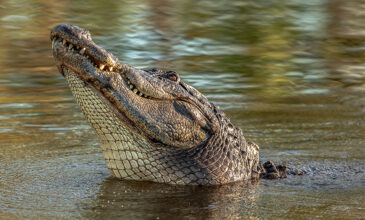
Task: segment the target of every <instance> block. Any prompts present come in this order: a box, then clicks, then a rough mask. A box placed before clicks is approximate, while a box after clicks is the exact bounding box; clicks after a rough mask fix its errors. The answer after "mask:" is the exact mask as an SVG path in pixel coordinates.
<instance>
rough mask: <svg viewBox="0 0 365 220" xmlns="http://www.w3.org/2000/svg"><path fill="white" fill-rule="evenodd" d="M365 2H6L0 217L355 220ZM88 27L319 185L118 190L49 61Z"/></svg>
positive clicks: (360, 209)
mask: <svg viewBox="0 0 365 220" xmlns="http://www.w3.org/2000/svg"><path fill="white" fill-rule="evenodd" d="M364 11H365V1H363V0H346V1H341V0H307V1H299V0H289V1H280V0H273V1H266V0H246V1H241V0H230V1H208V0H194V1H193V0H180V1H177V0H155V1H152V0H147V1H141V0H137V1H131V0H125V1H111V0H110V1H107V0H105V1H96V0H90V1H71V0H69V1H46V0H1V1H0V218H24V217H27V218H30V217H44V218H54V217H57V218H80V217H81V218H101V217H103V218H104V217H124V218H127V219H130V218H151V219H154V218H161V219H166V218H188V219H200V218H253V219H256V218H258V219H261V218H264V219H265V218H271V217H272V218H296V217H298V218H328V217H330V218H339V219H343V218H351V219H357V218H358V219H360V218H361V217H363V216H364V214H365V205H364V204H365V199H364V197H363V195H364V194H365V175H364V168H365V162H364V161H365V160H364V159H365V136H364V134H365V123H364V122H365V62H364V61H365V22H364V21H365V13H364ZM61 23H69V24H74V25H77V26H79V27H82V28H85V29H88V30H89V31H90V32H91V34H92V37H93V40H94V41H95V42H96V43H97V44H98V45H100V46H102V47H104V48H105V49H107V50H109V51H111V52H112V53H113V54H114V55H116V56H117V57H119V59H120V60H121V61H124V62H125V63H128V64H130V65H132V66H135V67H139V68H146V67H158V68H164V69H171V70H174V71H176V72H178V73H179V74H180V76H181V78H182V80H183V81H185V82H187V83H188V84H190V85H192V86H194V87H195V88H197V89H198V90H199V91H201V92H202V93H203V94H205V95H206V96H207V97H208V99H209V100H210V101H212V102H213V103H216V104H217V105H219V106H220V107H221V109H222V110H223V111H225V112H226V114H227V115H228V116H229V117H230V118H231V121H232V122H233V124H235V125H236V126H238V127H240V128H241V129H242V130H243V133H244V135H245V137H246V138H247V139H249V140H251V141H254V142H256V143H257V144H259V146H260V148H261V158H262V159H263V160H273V161H275V162H280V163H284V164H288V165H290V166H294V167H297V168H302V169H305V170H307V171H308V172H310V173H311V174H310V175H306V176H302V177H289V178H288V179H285V180H278V181H265V180H262V181H261V182H259V183H237V184H233V185H230V186H224V187H212V188H195V187H176V186H166V185H159V184H151V183H135V182H126V181H120V180H116V179H114V178H112V177H111V176H110V174H109V173H108V171H107V169H106V166H105V163H104V160H103V157H102V154H101V150H100V149H99V146H98V142H97V139H96V137H95V134H94V131H93V130H92V129H91V128H90V126H89V125H88V123H87V121H86V120H85V119H84V117H83V115H82V113H81V112H80V110H79V108H78V106H77V105H76V103H75V101H74V99H73V97H72V95H71V92H70V90H69V89H68V87H67V85H66V83H65V80H64V78H63V77H62V76H61V75H60V74H59V73H58V71H57V68H56V67H55V63H54V60H53V57H52V53H51V43H50V40H49V33H50V29H51V28H52V27H54V26H55V25H58V24H61Z"/></svg>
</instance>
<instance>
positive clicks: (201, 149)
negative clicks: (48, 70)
mask: <svg viewBox="0 0 365 220" xmlns="http://www.w3.org/2000/svg"><path fill="white" fill-rule="evenodd" d="M50 37H51V41H52V48H53V55H54V58H55V60H56V65H57V67H58V69H59V71H60V73H61V74H62V75H64V76H65V78H66V80H67V82H68V85H69V86H70V88H71V91H72V93H73V95H74V97H75V99H76V101H77V103H78V104H79V106H80V107H81V110H82V111H83V113H84V115H85V117H86V118H87V119H88V121H89V123H90V124H91V126H92V127H93V128H94V129H95V131H96V134H97V136H98V138H99V140H100V143H101V147H102V150H103V154H104V157H105V160H106V164H107V166H108V168H109V170H110V172H111V174H112V175H114V176H116V177H120V178H123V179H130V180H146V181H154V182H164V183H170V184H195V185H212V184H223V183H228V182H233V181H238V180H243V179H249V178H251V177H252V175H253V174H255V173H257V167H258V160H259V153H258V150H259V149H258V147H257V145H255V144H253V143H250V142H247V141H246V140H245V138H244V137H243V135H242V131H241V130H240V129H238V128H235V127H234V126H233V125H232V124H231V123H230V121H229V120H228V119H227V118H226V117H225V115H224V114H223V113H222V112H221V111H220V110H218V108H217V107H216V106H215V105H214V104H212V103H210V102H209V101H208V100H207V99H206V98H205V97H204V96H203V95H202V94H201V93H200V92H198V91H197V90H196V89H194V88H193V87H191V86H189V85H187V84H185V83H184V82H182V81H181V80H180V77H179V75H178V74H177V73H176V72H174V71H163V70H158V69H150V70H141V69H136V68H133V67H131V66H128V65H126V64H124V63H122V62H120V61H119V60H118V59H117V58H116V57H115V56H113V55H112V54H111V53H109V52H108V51H106V50H104V49H103V48H101V47H99V46H97V45H96V44H95V43H94V42H93V41H92V39H91V35H90V33H89V32H88V31H86V30H83V29H80V28H78V27H76V26H73V25H59V26H56V27H55V28H53V29H52V31H51V35H50Z"/></svg>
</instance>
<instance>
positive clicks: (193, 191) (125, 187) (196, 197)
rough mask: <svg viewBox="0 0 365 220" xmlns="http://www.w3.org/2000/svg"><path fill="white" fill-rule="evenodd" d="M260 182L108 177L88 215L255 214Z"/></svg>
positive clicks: (221, 216) (218, 216)
mask: <svg viewBox="0 0 365 220" xmlns="http://www.w3.org/2000/svg"><path fill="white" fill-rule="evenodd" d="M256 185H257V183H254V182H252V183H251V182H250V183H236V184H228V185H224V186H217V187H189V186H170V185H161V184H154V183H146V182H128V181H120V180H117V179H115V178H108V179H106V180H105V181H104V183H103V184H102V187H101V189H100V191H99V193H98V196H97V198H96V200H95V206H93V208H92V212H89V213H87V215H86V216H85V217H88V218H91V217H92V218H117V217H123V218H126V219H131V218H132V219H135V218H153V219H156V218H157V217H160V218H161V219H175V218H182V217H184V218H197V219H207V218H208V219H209V218H213V219H233V218H238V217H246V218H249V217H251V215H253V216H254V214H253V211H254V210H256V209H257V207H256V204H255V200H256V197H257V193H256Z"/></svg>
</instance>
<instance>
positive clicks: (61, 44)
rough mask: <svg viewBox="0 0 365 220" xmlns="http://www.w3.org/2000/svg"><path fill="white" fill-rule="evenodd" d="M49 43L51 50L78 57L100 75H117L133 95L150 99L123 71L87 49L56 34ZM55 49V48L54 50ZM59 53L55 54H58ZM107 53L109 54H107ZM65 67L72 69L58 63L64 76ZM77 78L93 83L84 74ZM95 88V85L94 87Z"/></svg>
mask: <svg viewBox="0 0 365 220" xmlns="http://www.w3.org/2000/svg"><path fill="white" fill-rule="evenodd" d="M51 41H52V49H53V50H54V51H55V50H59V51H62V53H64V54H65V55H66V54H67V55H68V56H69V57H78V58H79V59H81V60H83V61H84V62H86V63H88V64H89V66H91V67H92V68H93V69H94V71H95V72H96V71H101V72H102V74H104V75H108V74H113V73H114V74H115V73H119V74H121V75H122V76H123V79H124V81H125V82H126V83H127V88H129V89H130V90H131V91H132V92H133V93H135V94H137V95H138V96H140V97H143V98H148V99H151V98H152V97H151V96H148V95H146V94H145V93H143V92H141V91H140V90H139V89H138V87H137V86H136V85H135V84H134V83H133V82H131V80H130V79H129V78H128V76H127V74H126V73H125V70H123V69H121V68H118V67H117V66H116V65H110V64H108V63H103V62H102V61H101V59H98V57H96V56H95V55H94V54H93V53H91V52H90V50H89V49H87V48H86V47H82V46H78V44H77V43H75V42H71V41H70V40H66V39H63V38H62V37H60V36H57V34H54V35H53V36H52V35H51ZM56 47H57V48H56ZM59 51H58V52H56V53H58V54H59ZM108 53H109V52H108ZM63 65H65V66H67V67H68V68H70V69H73V68H72V66H70V65H67V64H66V63H60V64H59V68H60V72H61V73H62V75H64V73H63V70H62V66H63ZM75 73H79V71H75ZM77 75H78V77H80V78H81V79H83V80H86V81H87V82H94V81H95V79H94V78H93V80H90V79H88V78H87V77H86V78H85V74H77ZM92 84H99V83H97V82H94V83H92ZM94 86H95V85H94Z"/></svg>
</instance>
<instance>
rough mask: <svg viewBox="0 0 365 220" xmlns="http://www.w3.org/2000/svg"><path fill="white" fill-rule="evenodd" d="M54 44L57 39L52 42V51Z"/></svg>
mask: <svg viewBox="0 0 365 220" xmlns="http://www.w3.org/2000/svg"><path fill="white" fill-rule="evenodd" d="M54 42H55V39H53V40H52V49H53V47H54Z"/></svg>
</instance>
